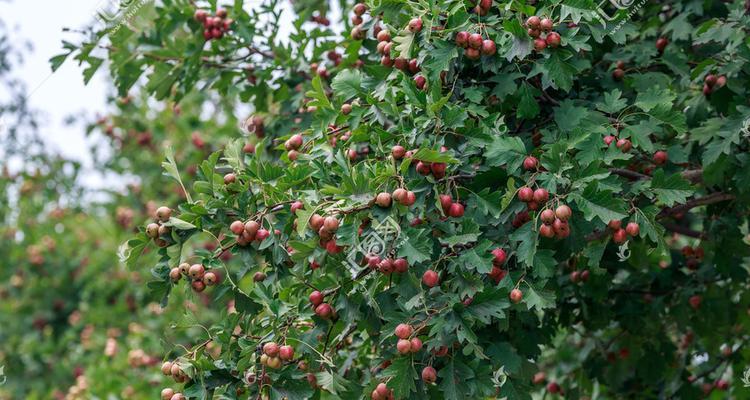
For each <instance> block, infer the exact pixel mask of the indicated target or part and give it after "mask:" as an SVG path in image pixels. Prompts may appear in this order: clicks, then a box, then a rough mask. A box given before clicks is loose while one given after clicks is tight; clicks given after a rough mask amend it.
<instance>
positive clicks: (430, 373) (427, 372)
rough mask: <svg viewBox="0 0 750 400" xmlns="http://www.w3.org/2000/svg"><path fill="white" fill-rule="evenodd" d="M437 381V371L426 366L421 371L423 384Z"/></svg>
mask: <svg viewBox="0 0 750 400" xmlns="http://www.w3.org/2000/svg"><path fill="white" fill-rule="evenodd" d="M436 380H437V371H435V368H432V366H429V365H428V366H426V367H424V369H423V370H422V381H424V383H427V384H430V383H435V381H436Z"/></svg>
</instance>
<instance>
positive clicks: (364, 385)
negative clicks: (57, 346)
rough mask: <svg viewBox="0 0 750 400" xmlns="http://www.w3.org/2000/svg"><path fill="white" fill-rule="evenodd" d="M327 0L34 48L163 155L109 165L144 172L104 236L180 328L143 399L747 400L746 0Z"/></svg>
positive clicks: (239, 6) (238, 7)
mask: <svg viewBox="0 0 750 400" xmlns="http://www.w3.org/2000/svg"><path fill="white" fill-rule="evenodd" d="M527 3H529V4H527ZM532 3H533V4H532ZM332 6H333V8H334V9H338V8H343V10H344V18H343V19H344V20H343V21H341V22H338V21H333V22H331V21H328V17H329V16H330V15H333V14H335V13H334V12H329V10H328V7H329V5H327V4H326V3H322V2H307V1H304V2H295V3H294V4H293V8H294V12H292V11H291V10H287V11H285V12H284V13H283V14H282V13H281V12H280V10H282V8H283V5H282V4H280V3H278V2H276V1H266V2H263V4H262V5H260V6H258V5H256V6H254V7H252V10H251V7H250V5H249V4H248V5H245V4H244V2H243V1H241V0H236V1H235V2H233V4H222V5H221V6H219V5H217V4H216V2H215V1H210V2H199V3H198V4H194V2H191V1H186V0H172V1H166V0H165V1H160V2H156V3H154V4H149V5H146V6H144V7H142V8H139V9H138V10H137V11H138V13H137V18H134V20H133V21H128V22H129V23H128V25H127V29H126V28H123V27H122V26H121V25H118V24H120V22H121V21H114V22H112V24H114V26H108V27H107V29H93V30H91V31H90V32H88V33H87V34H85V37H84V38H83V39H82V40H81V42H80V43H79V44H73V43H66V44H65V48H66V53H65V54H62V55H60V56H57V57H55V58H53V59H52V64H53V68H56V67H57V66H59V65H60V64H61V63H62V62H64V61H65V60H66V58H75V59H76V60H77V61H79V62H81V63H82V64H84V66H85V68H86V69H85V78H86V79H89V78H90V77H91V76H92V74H93V73H95V72H96V70H97V69H99V68H100V66H106V67H108V69H109V70H108V72H109V73H110V74H111V76H112V80H113V82H114V83H115V85H116V87H117V90H118V91H119V95H120V96H122V97H123V98H128V97H126V96H127V95H128V93H138V95H137V96H135V99H133V98H130V100H128V101H126V102H125V103H127V104H120V107H119V108H118V110H117V112H116V115H115V116H114V117H113V118H112V119H111V122H105V123H103V124H101V125H100V127H101V130H102V131H103V132H104V133H108V132H109V133H108V134H109V135H110V136H113V137H119V138H120V139H114V140H121V141H122V139H123V138H125V137H126V136H125V135H123V134H124V133H126V132H135V133H137V132H147V133H149V134H150V135H151V136H148V139H149V141H150V140H151V139H152V138H157V139H156V141H157V142H161V141H162V140H167V141H169V142H170V143H171V144H172V145H173V146H174V149H172V148H168V149H167V150H166V155H167V157H166V160H165V161H164V162H163V163H162V167H163V169H164V172H165V174H164V175H165V176H161V177H160V176H158V175H157V172H158V167H159V166H158V164H157V163H149V161H151V160H152V159H153V158H154V157H153V156H151V157H149V156H145V155H144V153H145V152H149V153H151V154H153V153H158V151H160V149H158V148H157V147H150V146H149V145H148V143H146V145H144V144H143V143H144V142H148V141H146V140H141V139H144V138H145V136H142V135H141V134H136V138H137V140H136V142H138V143H140V144H133V142H127V141H122V143H123V146H128V143H130V144H129V145H130V146H140V151H139V150H138V149H139V147H133V148H131V149H134V151H131V152H129V153H128V154H132V156H131V155H128V156H127V157H126V158H123V159H119V160H116V162H114V163H113V164H110V165H109V167H108V168H115V169H117V168H122V171H127V172H133V173H135V174H136V175H138V174H140V173H141V172H143V174H144V176H148V177H150V180H148V182H149V184H150V185H153V186H154V187H155V190H154V192H150V191H149V192H148V193H149V194H150V195H152V196H154V197H152V198H150V200H153V201H155V202H156V203H152V204H153V205H154V206H156V204H157V203H158V204H159V205H161V207H160V208H158V209H156V207H153V208H152V210H153V213H151V214H144V215H143V216H142V217H143V218H141V220H139V222H143V223H142V224H141V228H140V229H139V233H138V234H137V235H136V236H135V237H134V238H132V239H130V240H129V241H128V242H127V243H126V244H125V245H124V246H123V247H122V248H121V250H120V256H121V259H122V261H123V262H124V263H125V264H126V265H127V266H128V267H130V268H132V269H133V270H134V271H136V273H140V274H143V273H150V274H151V275H152V277H151V281H150V282H148V283H147V284H144V285H140V286H145V287H146V288H148V290H149V297H150V298H157V299H159V300H160V301H161V304H162V305H163V306H165V309H166V310H167V311H168V313H170V314H171V313H186V314H187V317H185V318H183V319H186V320H187V322H185V321H183V322H185V323H182V324H178V325H177V326H175V327H170V328H169V329H164V330H163V331H162V332H154V333H152V334H153V335H155V337H151V338H149V340H158V338H159V337H160V336H161V335H165V336H166V337H167V338H172V337H173V336H174V335H176V334H182V332H183V331H184V330H185V328H187V327H195V326H201V327H202V329H200V330H198V331H196V332H192V333H191V334H189V335H188V334H186V337H189V338H191V339H192V342H190V343H189V344H186V345H185V344H184V343H180V344H176V345H171V344H168V345H167V348H166V349H165V351H164V352H163V354H164V359H163V360H161V361H164V363H163V365H162V371H158V369H159V367H158V366H154V367H152V368H151V372H163V375H164V376H168V377H170V378H171V379H172V380H173V381H174V382H173V383H170V384H168V385H165V389H164V390H163V391H162V398H165V399H170V398H171V399H172V400H178V399H181V398H184V397H187V398H212V397H213V398H227V399H230V398H259V399H260V398H271V399H281V398H288V399H296V398H344V399H350V398H371V399H374V400H377V399H387V398H447V399H459V398H493V397H499V398H503V397H507V398H511V399H516V398H530V397H531V396H541V393H545V395H560V396H563V395H564V396H565V397H570V398H672V397H676V398H685V399H690V398H700V397H702V396H713V397H715V398H727V397H736V398H743V397H745V396H747V389H746V388H745V387H744V384H743V381H742V379H741V378H743V371H744V370H745V368H746V365H745V364H746V361H745V360H747V358H748V357H747V355H748V350H747V349H746V346H745V341H746V340H747V338H748V334H747V332H746V329H747V327H748V323H749V322H750V321H748V318H750V316H749V313H748V310H750V296H749V295H748V292H747V288H746V282H747V272H748V266H749V265H748V260H747V257H748V255H750V247H748V242H749V241H750V236H748V221H747V218H748V195H749V193H748V183H749V182H750V168H749V167H750V166H749V165H748V164H749V163H750V157H749V156H748V151H747V150H748V134H747V130H748V129H747V126H748V125H749V124H748V123H747V122H746V118H748V117H750V112H749V111H750V108H749V107H748V104H747V98H748V93H747V89H746V87H747V83H748V74H749V73H750V70H748V65H747V63H746V60H747V58H748V57H749V56H750V47H749V44H748V41H747V40H746V31H747V29H748V28H750V17H748V16H747V13H748V9H747V6H746V4H745V2H744V1H739V0H735V1H733V2H701V1H678V2H672V3H669V4H667V5H664V4H657V3H647V2H639V3H637V4H631V5H629V7H625V6H626V5H621V6H622V7H621V8H623V9H622V10H620V11H618V14H617V17H618V18H615V19H616V20H615V21H611V22H610V23H609V24H607V23H606V22H607V21H606V19H607V18H604V20H603V17H602V16H601V14H599V13H598V11H597V5H596V4H594V3H593V2H591V1H587V0H570V1H539V2H531V1H529V2H524V1H495V2H492V1H486V0H481V1H480V2H479V3H478V4H470V3H469V2H468V1H463V0H461V1H457V0H449V1H418V2H404V1H400V0H382V1H377V2H375V1H373V2H366V3H364V4H356V5H355V4H350V3H346V2H341V3H339V4H334V5H332ZM222 7H223V8H222ZM611 11H612V10H607V11H606V12H607V13H609V12H611ZM292 16H293V18H292ZM283 21H286V23H285V24H283V25H282V22H283ZM118 27H120V28H122V29H118ZM342 27H343V28H344V29H343V31H344V33H343V34H341V35H340V34H337V32H339V31H340V30H341V29H340V28H342ZM282 28H283V29H287V30H289V29H290V30H291V33H290V34H289V38H288V40H282V39H281V38H280V36H281V35H280V30H282ZM105 60H106V61H108V62H106V63H105ZM248 105H249V109H248ZM245 113H247V114H245ZM180 115H182V116H183V117H179V116H180ZM175 120H176V121H175ZM110 123H111V125H108V124H110ZM201 127H205V129H202V128H201ZM196 129H199V130H201V135H202V136H201V137H200V138H197V137H194V135H193V133H192V132H193V131H194V130H196ZM118 132H119V133H120V135H119V136H118V135H117V133H118ZM213 132H216V135H217V136H219V137H222V138H230V139H229V140H228V141H226V142H224V141H217V142H216V145H217V148H216V151H214V152H211V153H210V154H209V153H208V152H206V153H203V154H193V153H191V154H185V151H186V150H185V148H186V146H189V145H191V144H192V145H193V147H196V146H197V147H199V148H203V147H204V146H198V145H199V144H202V143H201V142H202V137H211V136H212V134H213ZM127 137H131V136H130V135H127ZM188 137H191V139H188ZM189 140H191V141H192V143H188V141H189ZM219 144H222V145H223V146H222V147H221V148H218V145H219ZM123 148H126V147H123ZM175 155H177V156H175ZM126 160H130V161H131V164H127V163H126V162H127V161H126ZM131 168H132V169H131ZM122 171H121V172H122ZM155 171H156V172H155ZM168 184H169V185H174V184H177V186H175V187H179V188H180V189H181V191H180V192H179V193H174V192H169V194H167V192H166V191H165V190H163V189H165V187H166V185H168ZM160 192H161V193H160ZM178 195H182V196H181V197H179V196H178ZM178 198H180V200H177V199H178ZM147 199H149V198H147V197H144V198H142V199H141V200H142V201H146V200H147ZM146 219H148V221H146ZM385 228H388V230H387V231H386V229H385ZM378 238H380V239H382V240H381V241H378V240H377V239H378ZM207 240H210V241H211V242H212V246H209V248H206V246H204V244H205V242H206V241H207ZM142 253H148V256H145V257H144V256H142ZM228 254H232V255H233V256H232V257H231V260H230V257H229V256H228ZM66 262H72V261H71V260H70V259H67V261H66ZM149 269H150V271H147V270H149ZM184 296H188V297H191V296H201V297H202V298H203V299H205V300H206V309H205V310H204V309H200V310H196V309H194V308H191V307H185V305H184V303H183V302H181V301H180V300H181V299H182V298H183V297H184ZM207 310H211V311H207ZM210 313H215V314H216V315H214V316H215V317H216V318H211V321H210V323H206V324H201V323H199V322H196V321H195V319H197V318H199V317H205V316H206V315H205V314H210ZM167 342H168V343H174V341H173V340H167ZM157 392H158V391H156V390H154V391H153V393H154V395H155V393H157Z"/></svg>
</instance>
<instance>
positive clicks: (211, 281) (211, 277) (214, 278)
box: [203, 271, 219, 286]
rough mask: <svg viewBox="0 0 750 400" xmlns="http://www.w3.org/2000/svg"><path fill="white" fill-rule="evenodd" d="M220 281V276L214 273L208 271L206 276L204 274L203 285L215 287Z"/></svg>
mask: <svg viewBox="0 0 750 400" xmlns="http://www.w3.org/2000/svg"><path fill="white" fill-rule="evenodd" d="M218 281H219V276H218V275H217V274H216V273H215V272H212V271H208V272H206V273H205V274H203V283H205V284H206V286H213V285H215V284H216V283H217V282H218Z"/></svg>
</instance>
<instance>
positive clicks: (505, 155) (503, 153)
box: [484, 135, 528, 171]
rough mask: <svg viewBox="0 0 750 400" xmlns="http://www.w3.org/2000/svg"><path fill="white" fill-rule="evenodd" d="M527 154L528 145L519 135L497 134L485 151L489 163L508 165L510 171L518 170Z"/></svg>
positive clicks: (492, 164)
mask: <svg viewBox="0 0 750 400" xmlns="http://www.w3.org/2000/svg"><path fill="white" fill-rule="evenodd" d="M527 155H528V153H527V152H526V146H524V144H523V141H522V140H521V138H519V137H517V136H499V135H498V136H495V137H493V138H492V142H490V143H489V144H487V149H486V150H485V152H484V157H485V158H486V159H487V163H488V164H489V165H491V166H500V165H506V167H507V169H508V171H516V170H518V168H520V167H521V164H523V160H524V158H526V156H527Z"/></svg>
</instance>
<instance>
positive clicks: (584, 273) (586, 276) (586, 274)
mask: <svg viewBox="0 0 750 400" xmlns="http://www.w3.org/2000/svg"><path fill="white" fill-rule="evenodd" d="M589 274H590V272H589V270H587V269H586V270H583V271H582V272H581V281H583V282H588V280H589Z"/></svg>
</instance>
